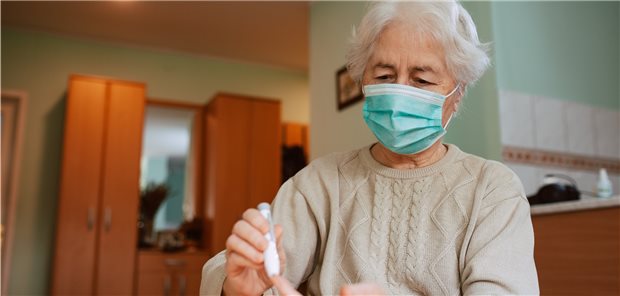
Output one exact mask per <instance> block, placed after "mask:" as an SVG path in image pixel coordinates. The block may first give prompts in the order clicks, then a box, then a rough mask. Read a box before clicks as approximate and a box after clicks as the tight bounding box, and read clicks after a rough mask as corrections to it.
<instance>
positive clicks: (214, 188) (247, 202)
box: [205, 94, 281, 255]
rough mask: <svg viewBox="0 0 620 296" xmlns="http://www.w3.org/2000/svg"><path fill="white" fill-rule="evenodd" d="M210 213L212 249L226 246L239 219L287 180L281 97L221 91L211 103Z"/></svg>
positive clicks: (209, 115)
mask: <svg viewBox="0 0 620 296" xmlns="http://www.w3.org/2000/svg"><path fill="white" fill-rule="evenodd" d="M206 122H207V123H206V125H207V157H206V159H205V160H206V168H207V173H206V178H207V219H208V224H209V230H210V231H209V232H208V238H207V241H208V245H209V246H210V250H211V254H212V255H213V254H215V253H217V252H219V251H221V250H223V249H224V248H225V243H226V239H227V237H228V236H229V235H230V231H231V229H232V226H233V224H234V223H235V222H236V221H237V220H238V219H239V218H240V217H241V214H242V213H243V212H244V211H245V210H246V209H248V208H250V207H256V206H257V205H258V204H259V203H260V202H265V201H266V202H270V201H271V200H272V199H273V198H274V197H275V195H276V193H277V191H278V188H279V187H280V182H281V177H280V175H281V124H280V102H279V101H275V100H265V99H256V98H251V97H245V96H237V95H230V94H218V95H216V96H215V98H213V99H212V100H211V102H209V104H208V105H207V116H206Z"/></svg>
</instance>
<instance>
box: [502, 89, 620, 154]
mask: <svg viewBox="0 0 620 296" xmlns="http://www.w3.org/2000/svg"><path fill="white" fill-rule="evenodd" d="M499 107H500V126H501V134H502V137H501V139H502V144H503V145H508V146H516V147H523V148H535V149H544V150H550V151H558V152H566V153H572V154H582V155H586V156H599V157H605V158H616V159H620V112H618V111H615V110H607V109H603V108H599V107H593V106H588V105H584V104H579V103H574V102H569V101H564V100H558V99H554V98H547V97H542V96H533V95H528V94H522V93H516V92H512V91H500V100H499Z"/></svg>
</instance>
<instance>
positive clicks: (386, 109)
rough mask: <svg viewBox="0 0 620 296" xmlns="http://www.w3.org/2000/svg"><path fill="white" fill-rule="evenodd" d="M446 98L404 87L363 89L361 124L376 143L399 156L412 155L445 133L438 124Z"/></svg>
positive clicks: (439, 123)
mask: <svg viewBox="0 0 620 296" xmlns="http://www.w3.org/2000/svg"><path fill="white" fill-rule="evenodd" d="M458 88H459V85H457V86H456V88H454V90H452V91H451V92H450V93H449V94H448V95H445V96H444V95H442V94H438V93H435V92H431V91H427V90H423V89H419V88H416V87H413V86H408V85H403V84H391V83H390V84H370V85H366V86H364V94H365V96H366V101H365V103H364V109H363V112H364V121H366V124H367V125H368V127H369V128H370V130H371V131H372V132H373V133H374V134H375V136H376V137H377V139H378V140H379V142H381V144H383V146H385V147H386V148H388V149H390V150H392V151H393V152H395V153H398V154H415V153H419V152H422V151H424V150H426V149H428V148H429V147H431V146H432V145H433V144H434V143H435V142H437V140H439V139H440V138H441V137H443V135H445V134H446V129H445V128H446V127H447V126H448V123H449V122H450V119H452V115H450V118H448V121H447V122H446V126H445V127H444V126H442V125H441V119H442V118H441V117H442V106H443V103H444V101H445V100H446V98H447V97H449V96H450V95H452V94H453V93H454V92H455V91H456V90H457V89H458Z"/></svg>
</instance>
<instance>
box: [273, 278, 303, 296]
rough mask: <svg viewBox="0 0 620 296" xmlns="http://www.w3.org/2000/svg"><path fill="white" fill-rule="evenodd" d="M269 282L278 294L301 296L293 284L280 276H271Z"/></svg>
mask: <svg viewBox="0 0 620 296" xmlns="http://www.w3.org/2000/svg"><path fill="white" fill-rule="evenodd" d="M271 282H272V283H273V285H274V286H275V287H276V289H278V293H279V294H280V295H288V296H290V295H293V296H301V294H300V293H299V292H297V290H295V288H294V287H293V285H292V284H291V283H290V282H289V281H288V280H287V279H285V278H284V277H282V276H274V277H272V278H271Z"/></svg>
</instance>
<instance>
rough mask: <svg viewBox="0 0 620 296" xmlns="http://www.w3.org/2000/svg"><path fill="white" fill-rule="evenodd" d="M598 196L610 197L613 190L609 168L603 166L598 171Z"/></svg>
mask: <svg viewBox="0 0 620 296" xmlns="http://www.w3.org/2000/svg"><path fill="white" fill-rule="evenodd" d="M596 189H597V195H598V197H602V198H607V197H610V196H611V194H612V192H611V181H609V176H607V170H605V169H604V168H601V169H600V170H599V172H598V185H597V186H596Z"/></svg>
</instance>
